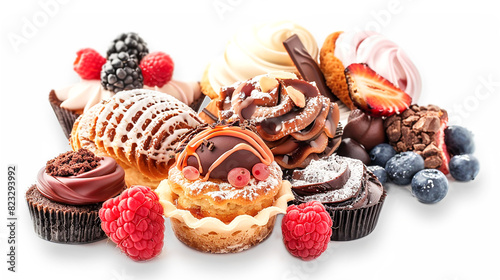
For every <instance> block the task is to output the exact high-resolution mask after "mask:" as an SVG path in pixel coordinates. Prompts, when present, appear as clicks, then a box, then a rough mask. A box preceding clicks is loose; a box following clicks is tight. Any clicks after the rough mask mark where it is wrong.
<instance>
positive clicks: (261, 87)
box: [217, 72, 340, 169]
mask: <svg viewBox="0 0 500 280" xmlns="http://www.w3.org/2000/svg"><path fill="white" fill-rule="evenodd" d="M217 109H218V110H219V118H220V119H222V120H240V121H242V122H243V121H250V122H252V123H253V124H255V127H256V131H257V134H258V135H259V136H260V137H262V139H264V140H265V142H266V144H267V145H268V147H269V148H271V151H272V152H273V154H274V157H275V160H276V162H277V163H278V164H279V165H280V166H281V167H283V168H285V169H293V168H297V167H299V168H300V167H302V168H303V167H305V166H307V164H308V163H309V162H310V161H311V160H312V159H318V158H322V157H326V156H329V155H331V154H332V153H333V152H334V151H335V149H336V148H337V147H338V145H339V144H340V137H337V136H338V133H337V125H338V121H339V111H338V106H337V104H335V103H334V102H331V101H330V99H328V98H327V97H325V96H323V95H321V94H320V93H319V91H318V88H317V87H316V86H315V85H314V84H313V83H309V82H306V81H304V80H301V79H298V78H297V76H296V75H295V74H293V73H288V72H273V73H269V74H266V75H261V76H257V77H254V78H253V79H250V80H247V81H244V82H238V83H236V84H234V85H232V86H229V87H225V88H223V89H222V90H221V93H220V99H219V101H218V103H217Z"/></svg>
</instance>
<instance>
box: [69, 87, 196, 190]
mask: <svg viewBox="0 0 500 280" xmlns="http://www.w3.org/2000/svg"><path fill="white" fill-rule="evenodd" d="M200 124H201V121H200V119H199V118H198V117H197V115H196V112H195V111H193V110H192V109H191V108H190V107H188V106H187V105H186V104H184V103H182V102H180V101H179V100H177V99H175V98H174V97H172V96H169V95H166V94H163V93H160V92H157V91H152V90H146V89H137V90H129V91H122V92H119V93H117V94H116V95H114V96H113V97H111V98H110V99H108V100H105V101H102V102H100V103H98V104H97V105H95V106H93V107H92V108H91V109H90V110H88V111H86V112H85V113H84V114H83V115H81V116H80V117H79V118H78V119H77V120H76V122H75V124H74V126H73V131H72V133H71V137H70V144H71V146H72V148H73V150H77V149H79V148H86V149H88V150H90V151H92V152H94V153H95V154H97V155H100V156H110V157H112V158H114V159H115V160H116V161H117V162H118V163H119V164H120V165H121V166H122V167H123V169H125V181H126V183H127V185H128V186H130V185H144V186H149V187H151V188H156V187H157V186H158V184H159V183H160V181H161V180H162V179H165V178H167V176H168V170H169V168H170V167H171V166H172V165H173V164H174V155H175V153H174V151H175V148H176V146H177V144H178V143H179V141H180V139H181V138H182V136H183V135H184V134H186V133H187V132H188V131H190V130H191V129H193V128H195V127H197V126H198V125H200Z"/></svg>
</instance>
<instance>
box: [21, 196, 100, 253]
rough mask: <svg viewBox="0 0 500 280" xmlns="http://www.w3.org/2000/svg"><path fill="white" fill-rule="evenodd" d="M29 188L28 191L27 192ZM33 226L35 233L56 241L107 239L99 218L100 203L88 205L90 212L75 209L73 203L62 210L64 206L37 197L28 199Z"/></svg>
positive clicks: (85, 241)
mask: <svg viewBox="0 0 500 280" xmlns="http://www.w3.org/2000/svg"><path fill="white" fill-rule="evenodd" d="M30 191H31V190H28V192H30ZM27 202H28V208H29V211H30V215H31V219H32V221H33V227H34V230H35V232H36V233H37V234H38V236H39V237H40V238H42V239H45V240H47V241H51V242H56V243H70V244H82V243H91V242H95V241H99V240H102V239H104V238H106V234H105V233H104V231H103V230H102V229H101V220H100V218H99V209H100V205H97V204H96V205H93V206H85V207H87V208H88V207H90V208H92V210H90V211H75V210H74V208H76V207H75V206H68V208H69V209H61V208H62V207H64V205H62V204H60V205H58V206H53V204H55V202H51V204H47V203H41V201H40V199H38V198H37V199H27Z"/></svg>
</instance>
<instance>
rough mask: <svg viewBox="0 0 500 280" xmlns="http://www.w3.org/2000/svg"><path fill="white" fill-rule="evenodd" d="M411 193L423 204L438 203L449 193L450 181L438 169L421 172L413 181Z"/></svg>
mask: <svg viewBox="0 0 500 280" xmlns="http://www.w3.org/2000/svg"><path fill="white" fill-rule="evenodd" d="M411 192H412V194H413V195H414V196H415V197H417V199H418V201H420V202H422V203H436V202H439V201H441V200H442V199H443V198H444V197H445V196H446V194H447V193H448V179H446V176H445V175H444V174H443V172H441V171H439V170H437V169H424V170H420V171H419V172H418V173H417V174H415V176H413V179H412V180H411Z"/></svg>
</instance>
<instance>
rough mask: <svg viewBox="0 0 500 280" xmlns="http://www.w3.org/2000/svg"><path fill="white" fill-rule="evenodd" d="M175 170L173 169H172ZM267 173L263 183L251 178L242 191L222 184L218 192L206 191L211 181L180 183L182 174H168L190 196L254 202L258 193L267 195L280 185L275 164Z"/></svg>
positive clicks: (280, 174) (279, 174)
mask: <svg viewBox="0 0 500 280" xmlns="http://www.w3.org/2000/svg"><path fill="white" fill-rule="evenodd" d="M174 168H175V167H174ZM269 171H270V172H271V173H270V175H269V177H268V178H267V179H266V180H265V181H258V180H257V179H255V178H251V179H250V182H249V183H248V185H247V186H245V187H244V188H242V189H236V188H234V187H233V186H231V184H229V183H227V182H222V183H219V184H218V190H215V191H206V190H207V189H210V186H213V185H214V183H213V182H211V181H201V180H198V181H194V182H192V183H190V184H185V183H182V182H183V181H184V178H183V177H182V172H175V173H173V172H170V174H169V175H171V176H170V177H169V180H172V181H174V182H176V183H178V184H183V187H184V188H185V189H186V190H188V191H189V192H190V195H192V196H196V195H199V194H202V193H203V194H204V195H208V196H210V197H212V198H213V199H216V200H219V199H220V200H230V199H235V198H243V199H246V200H250V201H251V200H254V199H256V198H257V197H258V196H259V191H262V190H263V191H264V193H267V192H269V191H271V190H273V189H275V188H276V186H279V185H281V181H282V179H281V178H282V176H283V173H282V171H281V168H280V167H279V165H278V164H277V163H276V162H274V161H273V162H272V163H271V164H270V165H269Z"/></svg>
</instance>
